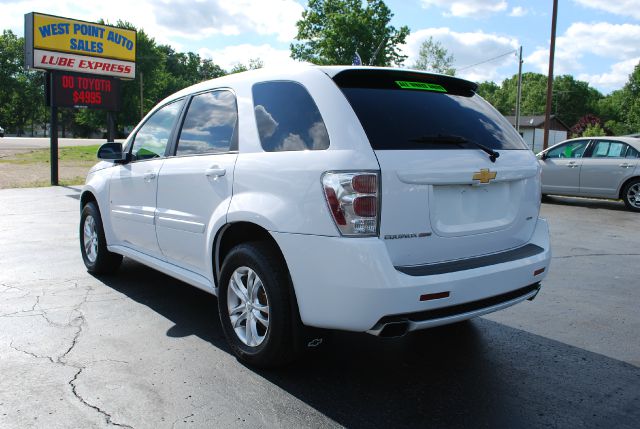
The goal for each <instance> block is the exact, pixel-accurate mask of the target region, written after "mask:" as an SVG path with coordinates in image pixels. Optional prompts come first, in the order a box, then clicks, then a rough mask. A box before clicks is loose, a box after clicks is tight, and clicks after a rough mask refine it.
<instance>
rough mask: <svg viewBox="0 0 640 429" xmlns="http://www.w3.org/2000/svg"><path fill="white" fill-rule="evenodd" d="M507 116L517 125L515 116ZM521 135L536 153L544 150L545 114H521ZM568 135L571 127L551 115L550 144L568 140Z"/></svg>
mask: <svg viewBox="0 0 640 429" xmlns="http://www.w3.org/2000/svg"><path fill="white" fill-rule="evenodd" d="M505 118H507V120H508V121H509V122H510V123H511V125H513V126H514V127H515V126H516V117H515V116H505ZM520 135H521V136H522V138H523V139H524V141H525V142H526V143H527V146H529V148H530V149H531V150H533V152H534V153H538V152H540V151H542V146H543V143H544V115H537V116H520ZM568 135H569V127H568V126H567V125H566V124H565V123H564V122H562V121H561V120H560V119H558V118H556V117H555V115H551V118H550V123H549V146H553V145H554V144H556V143H560V142H561V141H563V140H566V139H567V138H568Z"/></svg>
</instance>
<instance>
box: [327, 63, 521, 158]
mask: <svg viewBox="0 0 640 429" xmlns="http://www.w3.org/2000/svg"><path fill="white" fill-rule="evenodd" d="M356 72H357V73H356ZM345 73H346V72H343V73H340V74H338V75H336V76H335V78H334V80H335V81H336V83H337V84H338V86H339V87H340V88H341V90H342V92H343V93H344V95H345V96H346V97H347V99H348V100H349V103H350V104H351V107H352V108H353V110H354V111H355V113H356V115H357V116H358V119H359V120H360V122H361V123H362V126H363V128H364V130H365V132H366V134H367V137H368V138H369V142H370V143H371V146H372V147H373V149H375V150H385V149H396V150H398V149H402V150H416V149H456V148H459V149H472V148H475V147H476V146H474V143H476V144H481V145H483V146H485V147H488V148H490V149H495V150H510V149H527V146H526V145H525V143H524V142H523V140H522V138H521V136H520V135H519V134H518V133H517V132H516V130H515V129H514V128H513V126H511V124H509V122H508V121H507V120H506V119H505V118H504V117H503V116H502V115H501V114H500V113H499V112H497V111H496V110H495V109H494V108H493V107H492V106H491V105H490V104H489V103H487V102H486V101H484V100H483V99H482V98H480V97H479V96H478V95H476V94H475V92H474V91H473V90H474V89H475V85H474V84H472V83H470V82H465V81H462V80H460V79H455V78H451V77H444V76H442V77H440V76H432V75H422V74H419V73H403V72H394V71H388V72H386V73H381V72H376V74H375V75H373V76H370V75H369V74H370V73H368V71H367V70H363V71H354V70H352V71H350V72H349V74H350V75H347V76H345Z"/></svg>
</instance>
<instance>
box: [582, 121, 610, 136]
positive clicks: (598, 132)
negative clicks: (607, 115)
mask: <svg viewBox="0 0 640 429" xmlns="http://www.w3.org/2000/svg"><path fill="white" fill-rule="evenodd" d="M605 135H607V134H606V132H605V130H604V129H603V128H602V127H601V126H600V125H599V124H596V125H588V126H587V129H586V130H584V132H583V133H582V137H600V136H605Z"/></svg>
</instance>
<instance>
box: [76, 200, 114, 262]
mask: <svg viewBox="0 0 640 429" xmlns="http://www.w3.org/2000/svg"><path fill="white" fill-rule="evenodd" d="M80 252H81V253H82V260H83V261H84V265H85V266H86V267H87V271H89V272H90V273H92V274H111V273H113V272H115V271H116V270H117V269H118V267H119V266H120V264H121V263H122V255H118V254H117V253H112V252H109V251H108V250H107V240H106V239H105V237H104V228H103V227H102V219H101V218H100V211H99V210H98V206H97V205H96V203H94V202H90V203H87V204H86V205H85V206H84V207H83V208H82V214H81V215H80Z"/></svg>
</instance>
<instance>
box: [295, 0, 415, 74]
mask: <svg viewBox="0 0 640 429" xmlns="http://www.w3.org/2000/svg"><path fill="white" fill-rule="evenodd" d="M392 17H393V13H391V10H390V9H389V8H388V7H387V6H386V4H385V3H384V1H383V0H367V1H366V5H364V6H363V2H362V0H309V4H308V6H307V9H306V10H305V11H304V12H303V13H302V19H301V20H300V21H298V22H297V23H296V25H297V27H298V34H297V35H296V37H295V38H296V40H298V41H299V42H298V43H292V44H291V46H290V48H291V57H292V58H294V59H296V60H301V61H308V62H311V63H314V64H351V63H352V61H353V57H354V55H355V53H356V52H357V53H358V54H359V55H360V58H362V61H363V63H364V64H369V65H375V66H389V65H400V64H402V63H403V61H404V60H405V58H406V55H402V54H401V53H400V50H399V48H398V45H401V44H404V43H405V39H406V38H407V36H408V35H409V27H407V26H402V27H400V29H396V28H395V27H394V26H392V25H390V24H389V22H390V21H391V18H392Z"/></svg>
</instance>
